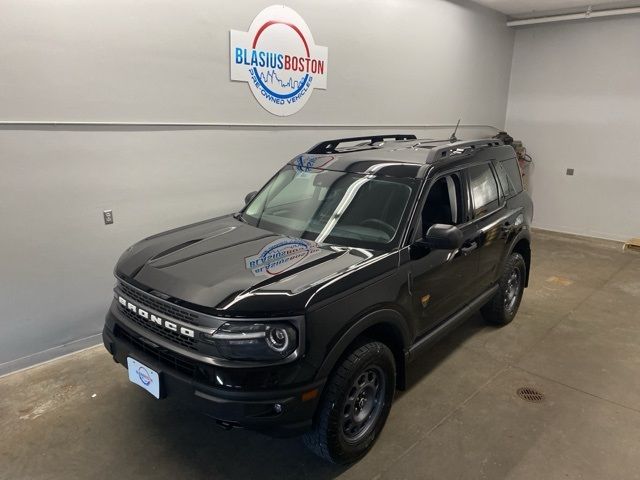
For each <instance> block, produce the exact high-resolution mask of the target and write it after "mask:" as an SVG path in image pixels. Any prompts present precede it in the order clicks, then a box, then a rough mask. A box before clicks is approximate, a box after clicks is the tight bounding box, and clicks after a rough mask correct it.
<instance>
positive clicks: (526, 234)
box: [500, 229, 531, 286]
mask: <svg viewBox="0 0 640 480" xmlns="http://www.w3.org/2000/svg"><path fill="white" fill-rule="evenodd" d="M520 240H526V241H527V243H528V244H529V252H531V232H530V231H529V230H528V229H522V230H520V231H519V232H518V233H517V234H516V235H515V236H514V237H513V239H512V240H511V242H510V243H509V248H508V249H507V250H506V253H505V254H504V257H503V258H502V261H501V262H500V271H501V272H502V269H503V268H504V264H505V262H506V261H507V259H508V258H509V255H511V253H512V252H513V249H514V248H515V246H516V245H517V244H518V242H519V241H520ZM525 260H526V259H525ZM530 270H531V262H529V264H528V265H527V278H526V280H525V286H528V285H529V272H530Z"/></svg>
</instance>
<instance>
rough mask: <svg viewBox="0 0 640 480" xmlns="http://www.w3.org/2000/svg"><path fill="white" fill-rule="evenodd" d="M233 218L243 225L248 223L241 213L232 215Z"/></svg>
mask: <svg viewBox="0 0 640 480" xmlns="http://www.w3.org/2000/svg"><path fill="white" fill-rule="evenodd" d="M233 218H235V219H236V220H240V221H241V222H243V223H248V222H247V220H246V219H245V218H244V217H243V216H242V212H238V213H234V214H233Z"/></svg>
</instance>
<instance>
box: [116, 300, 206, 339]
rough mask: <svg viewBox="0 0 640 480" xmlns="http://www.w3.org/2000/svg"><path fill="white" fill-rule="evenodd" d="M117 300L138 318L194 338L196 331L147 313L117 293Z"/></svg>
mask: <svg viewBox="0 0 640 480" xmlns="http://www.w3.org/2000/svg"><path fill="white" fill-rule="evenodd" d="M118 302H119V303H120V305H122V306H123V307H124V308H126V309H127V310H131V311H132V312H133V313H135V314H137V315H138V316H139V317H140V318H143V319H145V320H148V321H149V322H153V323H155V324H156V325H159V326H160V327H163V328H166V329H167V330H170V331H172V332H176V333H179V334H180V335H184V336H185V337H189V338H194V337H195V335H196V333H195V331H194V330H192V329H190V328H187V327H183V326H181V325H178V324H177V323H174V322H171V321H169V320H166V319H164V318H162V317H158V316H157V315H154V314H153V313H149V312H147V311H146V310H143V309H142V308H140V307H139V306H137V305H135V304H133V303H131V302H130V301H128V300H127V299H126V298H124V297H121V296H120V295H118Z"/></svg>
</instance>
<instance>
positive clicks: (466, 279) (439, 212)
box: [410, 172, 479, 335]
mask: <svg viewBox="0 0 640 480" xmlns="http://www.w3.org/2000/svg"><path fill="white" fill-rule="evenodd" d="M464 182H465V178H463V176H462V175H461V174H460V173H459V172H455V173H451V174H448V175H443V176H441V177H436V178H435V179H434V180H433V181H432V182H431V185H430V187H429V190H428V193H427V196H426V199H425V201H424V206H423V207H422V210H421V215H420V217H419V219H418V221H419V226H418V228H416V238H417V237H419V236H424V234H425V233H426V232H427V230H428V229H429V227H430V226H431V225H433V224H436V223H441V224H448V225H457V226H458V227H459V228H460V230H461V231H462V234H463V238H464V240H463V245H462V247H461V248H459V249H456V250H433V249H430V250H421V247H414V246H412V247H411V250H410V252H411V260H410V276H411V282H410V291H411V310H412V313H413V316H414V318H415V320H416V323H417V327H418V334H419V335H420V334H424V333H426V332H427V331H429V330H431V329H432V328H434V327H435V326H437V325H438V324H439V323H441V322H443V321H444V320H446V319H447V318H448V317H449V316H451V315H452V314H453V313H455V312H456V311H458V310H459V309H460V308H462V307H463V306H464V305H466V304H467V303H469V302H470V301H471V300H472V299H473V298H475V296H477V295H478V294H479V289H478V287H477V285H476V283H477V281H476V280H477V275H478V262H479V249H478V245H479V243H478V242H479V232H478V230H477V227H476V226H475V225H474V224H473V223H471V222H469V219H470V211H469V208H468V204H469V198H468V193H467V192H468V190H467V188H466V184H465V183H464Z"/></svg>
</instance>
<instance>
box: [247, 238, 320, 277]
mask: <svg viewBox="0 0 640 480" xmlns="http://www.w3.org/2000/svg"><path fill="white" fill-rule="evenodd" d="M319 252H320V247H318V244H316V243H315V242H311V241H309V240H302V239H301V238H285V239H279V240H275V241H273V242H271V243H268V244H267V245H265V246H264V247H262V249H261V250H260V252H258V253H257V254H256V255H252V256H251V257H247V258H245V266H246V268H247V269H248V270H251V273H253V274H254V275H255V276H256V277H259V276H267V277H270V276H273V275H278V274H279V273H282V272H284V271H286V270H288V269H290V268H291V267H293V266H294V265H297V264H298V263H300V262H301V261H302V260H304V259H305V258H307V257H309V256H313V255H315V254H317V253H319Z"/></svg>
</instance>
